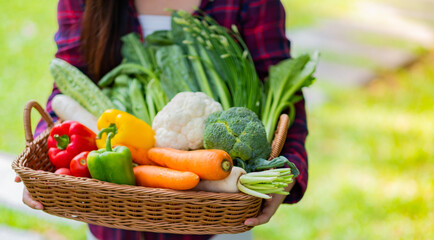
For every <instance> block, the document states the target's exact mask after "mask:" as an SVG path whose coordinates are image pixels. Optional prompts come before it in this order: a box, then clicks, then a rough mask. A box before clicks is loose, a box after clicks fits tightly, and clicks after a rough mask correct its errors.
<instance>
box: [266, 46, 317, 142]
mask: <svg viewBox="0 0 434 240" xmlns="http://www.w3.org/2000/svg"><path fill="white" fill-rule="evenodd" d="M317 61H318V53H315V54H313V55H312V56H310V55H307V54H305V55H301V56H300V57H297V58H293V59H287V60H283V61H281V62H280V63H278V64H277V65H274V66H271V67H270V70H269V77H268V80H267V82H266V88H265V91H266V92H267V95H266V100H265V102H263V105H262V115H261V120H262V122H263V123H264V125H265V129H266V131H267V138H268V141H269V142H271V141H272V138H273V132H274V131H275V129H276V124H277V121H278V118H279V116H280V114H281V113H282V112H283V111H284V110H285V109H289V116H290V119H291V121H290V122H292V120H293V119H294V115H295V109H294V103H296V102H298V101H299V100H300V96H297V95H295V93H296V92H298V91H300V90H301V88H303V87H307V86H310V85H311V84H312V83H313V81H314V80H315V78H314V77H313V76H312V75H313V73H314V72H315V69H316V64H317Z"/></svg>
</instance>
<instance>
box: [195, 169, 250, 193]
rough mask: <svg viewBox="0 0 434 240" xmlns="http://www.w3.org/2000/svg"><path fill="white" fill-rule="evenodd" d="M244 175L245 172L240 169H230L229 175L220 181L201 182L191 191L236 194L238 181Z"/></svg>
mask: <svg viewBox="0 0 434 240" xmlns="http://www.w3.org/2000/svg"><path fill="white" fill-rule="evenodd" d="M243 174H246V171H244V169H242V168H240V167H232V170H231V174H229V176H227V177H226V178H224V179H222V180H217V181H209V180H201V181H200V182H199V184H197V186H196V187H195V188H194V189H193V190H198V191H207V192H224V193H236V192H239V190H238V186H237V183H238V179H239V178H240V177H241V176H242V175H243Z"/></svg>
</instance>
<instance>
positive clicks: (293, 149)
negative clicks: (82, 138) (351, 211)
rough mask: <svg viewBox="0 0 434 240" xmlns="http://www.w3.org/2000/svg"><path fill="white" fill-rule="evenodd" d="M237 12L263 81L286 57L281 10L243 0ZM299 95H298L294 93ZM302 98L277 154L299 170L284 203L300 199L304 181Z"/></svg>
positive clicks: (263, 1) (275, 0) (261, 0)
mask: <svg viewBox="0 0 434 240" xmlns="http://www.w3.org/2000/svg"><path fill="white" fill-rule="evenodd" d="M242 5H243V7H242V11H241V18H242V19H241V24H240V29H241V30H240V32H241V34H242V37H243V39H244V41H245V42H246V45H247V47H248V49H249V51H250V53H251V55H252V58H253V61H254V62H255V67H256V70H257V72H258V75H259V77H260V78H261V79H264V78H265V77H266V76H267V75H268V69H269V67H270V66H271V65H274V64H276V63H278V62H280V61H282V60H284V59H287V58H290V57H291V56H290V41H289V40H288V39H287V37H286V35H285V29H286V28H285V10H284V8H283V6H282V4H281V2H280V1H279V0H246V1H244V2H243V4H242ZM297 94H299V95H301V96H302V97H303V95H302V93H301V92H299V93H297ZM307 133H308V130H307V124H306V111H305V106H304V98H303V99H302V100H301V101H300V102H298V103H296V104H295V119H294V122H293V123H292V125H291V127H290V129H289V130H288V135H287V138H286V141H285V145H284V147H283V149H282V152H281V155H283V156H285V157H286V158H288V159H289V161H291V162H293V163H294V164H295V165H296V166H297V168H298V169H299V171H300V175H299V176H298V177H297V178H296V183H295V185H294V187H293V189H292V190H291V193H290V195H289V196H288V197H286V198H285V201H284V203H296V202H298V201H300V199H301V198H302V197H303V195H304V193H305V191H306V186H307V179H308V164H307V154H306V149H305V140H306V136H307Z"/></svg>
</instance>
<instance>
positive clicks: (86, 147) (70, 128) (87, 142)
mask: <svg viewBox="0 0 434 240" xmlns="http://www.w3.org/2000/svg"><path fill="white" fill-rule="evenodd" d="M95 138H96V134H95V133H94V132H92V131H91V130H90V129H89V128H87V127H86V126H84V125H82V124H81V123H79V122H76V121H65V122H63V123H62V124H60V125H56V126H54V127H53V128H52V129H51V132H50V136H49V137H48V140H47V146H48V157H49V158H50V161H51V163H53V165H54V166H55V167H56V169H57V168H69V165H70V162H71V160H72V159H73V158H74V157H75V156H76V155H77V154H79V153H81V152H84V151H92V150H97V149H98V148H97V146H96V143H95Z"/></svg>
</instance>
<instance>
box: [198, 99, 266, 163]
mask: <svg viewBox="0 0 434 240" xmlns="http://www.w3.org/2000/svg"><path fill="white" fill-rule="evenodd" d="M203 145H204V146H205V148H206V149H221V150H224V151H226V152H227V153H229V155H230V156H231V157H232V159H234V160H236V159H237V158H239V159H241V160H243V161H249V160H252V159H257V158H262V159H267V158H268V157H269V156H270V153H271V145H270V143H268V141H267V134H266V132H265V127H264V125H263V124H262V122H261V120H259V118H258V116H257V115H256V114H255V113H254V112H253V111H251V110H249V109H247V108H245V107H233V108H229V109H228V110H226V111H222V112H217V113H213V114H211V115H210V116H209V118H208V120H207V121H206V125H205V132H204V137H203ZM240 165H242V164H240Z"/></svg>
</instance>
